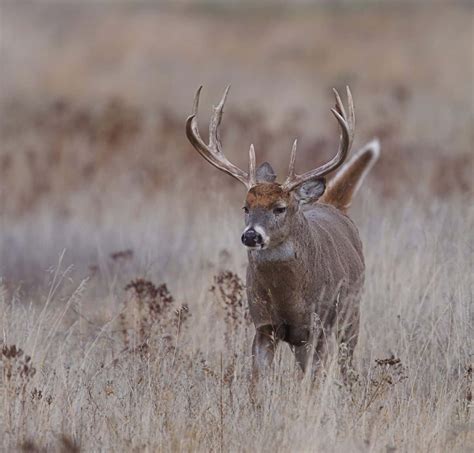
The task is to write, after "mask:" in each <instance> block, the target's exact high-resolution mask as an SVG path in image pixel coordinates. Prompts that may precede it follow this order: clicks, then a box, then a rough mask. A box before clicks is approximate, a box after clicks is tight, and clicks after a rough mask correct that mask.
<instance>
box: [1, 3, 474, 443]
mask: <svg viewBox="0 0 474 453" xmlns="http://www.w3.org/2000/svg"><path fill="white" fill-rule="evenodd" d="M294 3H295V4H294V5H293V3H291V2H289V4H290V5H293V6H288V5H287V6H286V7H284V8H283V7H279V8H271V7H270V6H268V5H267V4H265V6H262V7H259V8H255V7H251V6H249V4H246V6H245V7H244V6H239V3H237V2H231V4H230V5H224V6H223V5H217V4H215V3H214V2H199V6H193V5H190V4H189V3H188V2H179V5H178V6H173V5H170V4H166V6H163V5H161V4H160V3H155V2H143V3H142V2H129V3H128V2H121V3H114V2H99V3H95V2H91V3H88V2H86V3H82V2H81V3H80V2H76V1H69V2H3V3H1V4H0V12H1V17H0V37H1V40H0V46H1V47H0V50H1V51H0V67H1V69H0V76H1V79H0V329H1V332H2V334H1V337H0V407H1V409H2V410H1V411H0V449H1V450H2V451H15V450H23V451H265V452H267V451H281V452H286V451H298V452H299V451H316V452H328V451H330V452H333V451H334V452H346V451H351V452H352V451H356V452H358V451H360V452H366V451H373V452H379V451H385V452H395V451H404V452H405V451H406V452H415V451H416V452H418V451H420V452H425V451H426V452H428V451H429V452H445V451H456V452H468V451H472V449H473V448H474V418H473V415H472V411H473V409H474V408H473V403H472V392H473V361H474V360H473V354H474V342H473V339H474V304H473V292H474V279H473V270H474V269H473V262H474V258H473V250H474V243H473V234H472V231H473V230H474V207H473V203H472V196H473V188H474V187H473V181H474V178H473V175H474V152H473V147H472V145H473V142H474V132H473V131H474V129H473V118H474V115H473V113H474V108H473V99H472V93H473V89H474V86H473V84H474V74H473V71H474V63H473V61H474V55H473V47H472V42H474V41H473V40H474V31H473V12H474V10H473V8H472V7H470V6H469V5H468V3H464V2H450V3H449V4H448V3H447V2H413V3H405V2H390V1H387V2H380V4H379V5H378V6H374V5H373V4H371V3H370V2H359V1H357V2H354V3H353V4H348V3H347V2H340V3H339V4H338V6H331V4H328V3H326V2H323V3H324V4H323V5H319V6H308V5H307V4H306V3H305V2H301V4H300V3H299V2H294ZM303 3H304V4H303ZM228 83H231V84H232V89H231V94H230V97H229V99H228V102H227V105H228V108H227V110H226V113H225V115H224V120H223V132H224V134H223V142H224V147H225V149H226V153H227V154H228V156H229V157H230V158H231V160H232V161H235V162H236V163H237V164H239V165H242V166H243V165H246V160H245V159H246V157H247V150H248V145H249V144H250V143H254V144H255V148H256V152H257V159H258V160H259V161H263V160H267V159H268V160H270V161H271V162H272V164H273V165H274V167H275V168H276V169H277V171H278V174H279V178H280V179H282V178H283V177H284V172H285V171H286V168H287V165H288V160H289V151H290V144H291V142H292V141H293V139H294V138H296V137H297V138H298V140H299V149H300V154H299V160H298V164H297V166H298V167H299V169H303V168H310V167H311V166H315V165H317V164H318V163H321V162H322V161H324V159H327V158H328V157H329V156H331V155H332V154H333V153H334V152H335V149H336V146H337V140H338V137H337V128H336V124H334V123H335V122H334V120H333V118H332V117H331V115H330V113H329V108H330V107H331V106H332V103H333V100H332V98H331V88H332V87H333V86H335V87H337V88H340V87H343V86H344V85H346V84H349V85H350V86H351V89H352V91H353V94H354V98H355V105H356V113H357V128H356V131H357V132H356V141H355V148H357V147H358V146H360V145H362V144H364V143H365V142H366V141H368V140H370V139H371V138H372V137H374V136H378V137H379V138H380V140H381V144H382V154H381V158H380V161H379V162H378V163H377V165H376V167H374V169H373V171H372V172H371V173H370V175H369V177H368V178H367V180H366V182H365V183H364V187H363V189H362V190H361V191H360V193H359V194H358V195H357V199H356V200H355V203H354V206H353V207H352V208H351V211H350V214H351V217H352V218H353V219H354V220H355V222H356V224H357V225H358V227H359V229H360V234H361V237H362V240H363V243H364V250H365V255H366V262H367V277H366V289H365V293H364V297H363V300H362V306H361V311H362V325H361V334H360V341H359V345H358V347H357V350H356V357H355V363H354V370H353V373H352V375H351V382H350V385H348V386H345V385H343V384H342V381H341V377H340V375H339V372H338V366H337V360H338V358H336V357H333V358H332V360H330V361H329V364H328V366H327V368H326V369H324V371H323V372H322V373H321V374H320V375H319V376H318V378H317V379H316V381H315V382H313V381H311V380H310V379H309V377H305V378H303V379H302V378H301V376H299V374H298V370H297V367H296V365H295V363H294V361H293V358H292V355H291V353H290V351H289V350H288V349H287V348H286V347H282V348H281V349H280V351H279V353H278V357H277V360H276V363H275V366H274V368H273V370H272V373H271V374H270V375H269V376H268V377H267V378H266V379H264V380H263V381H262V382H261V383H260V387H261V388H260V392H259V396H258V397H255V396H254V395H253V394H252V393H251V392H250V391H249V373H250V363H251V358H250V345H251V341H252V336H253V331H254V330H253V327H252V325H251V324H250V322H249V319H248V314H247V310H246V303H247V301H246V296H245V282H244V276H245V264H246V256H245V251H244V250H243V247H242V246H241V245H240V234H241V226H242V222H243V220H242V218H241V209H240V208H241V203H242V199H243V197H244V193H243V191H242V188H241V187H238V185H237V184H235V183H234V182H233V181H232V179H231V178H228V177H227V176H225V175H223V174H221V173H219V172H217V171H216V170H215V169H213V168H211V167H210V166H209V165H207V164H206V163H205V162H204V161H203V160H202V159H201V158H200V157H199V156H198V155H197V153H196V152H195V151H194V150H193V149H192V148H191V146H190V145H189V144H188V143H187V141H186V138H185V136H184V120H185V118H186V116H187V115H188V114H189V112H190V110H191V104H192V98H193V95H194V92H195V89H196V88H197V86H198V85H200V84H203V85H204V90H203V99H202V105H201V108H200V121H201V127H203V128H204V127H205V124H206V120H207V119H208V116H207V114H208V113H209V112H210V108H211V105H212V103H213V102H216V101H217V100H218V99H219V97H220V96H221V94H222V91H223V89H224V87H225V86H226V85H227V84H228ZM339 360H341V359H340V358H339Z"/></svg>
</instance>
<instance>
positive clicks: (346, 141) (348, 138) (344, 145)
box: [283, 87, 355, 190]
mask: <svg viewBox="0 0 474 453" xmlns="http://www.w3.org/2000/svg"><path fill="white" fill-rule="evenodd" d="M333 91H334V96H335V98H336V106H335V107H334V108H332V109H331V112H332V113H333V115H334V116H335V117H336V120H337V122H338V123H339V127H340V129H341V138H340V142H339V149H338V151H337V154H336V155H335V156H334V157H333V158H332V159H331V160H330V161H329V162H327V163H326V164H324V165H322V166H320V167H318V168H316V169H314V170H311V171H308V172H306V173H304V174H302V175H297V174H296V173H295V172H294V164H295V162H294V159H295V155H296V146H295V145H293V150H292V152H291V159H290V170H289V175H288V178H287V179H286V181H285V183H284V184H283V187H284V189H286V190H292V189H294V188H295V187H297V186H299V185H300V184H302V183H303V182H305V181H307V180H309V179H312V178H315V177H322V176H325V175H327V174H328V173H329V172H331V171H333V170H335V169H336V168H338V167H339V166H340V165H342V163H343V162H344V160H345V159H346V157H347V154H348V152H349V150H350V148H351V146H352V140H353V138H354V128H355V112H354V102H353V99H352V94H351V91H350V89H349V87H346V91H347V102H348V111H349V115H348V114H347V113H346V110H345V108H344V105H343V103H342V100H341V97H340V96H339V93H338V92H337V90H335V89H334V90H333Z"/></svg>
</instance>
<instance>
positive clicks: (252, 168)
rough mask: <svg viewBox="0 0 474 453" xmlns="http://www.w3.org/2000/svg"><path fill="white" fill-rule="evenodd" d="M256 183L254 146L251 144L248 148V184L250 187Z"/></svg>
mask: <svg viewBox="0 0 474 453" xmlns="http://www.w3.org/2000/svg"><path fill="white" fill-rule="evenodd" d="M255 184H257V163H256V158H255V148H254V147H253V144H252V145H250V149H249V185H250V187H252V186H254V185H255Z"/></svg>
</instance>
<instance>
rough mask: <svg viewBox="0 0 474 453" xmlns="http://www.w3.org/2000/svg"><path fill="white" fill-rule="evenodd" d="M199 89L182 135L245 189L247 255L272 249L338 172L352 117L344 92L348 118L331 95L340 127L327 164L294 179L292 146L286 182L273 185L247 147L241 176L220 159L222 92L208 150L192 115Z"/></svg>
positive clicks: (269, 172)
mask: <svg viewBox="0 0 474 453" xmlns="http://www.w3.org/2000/svg"><path fill="white" fill-rule="evenodd" d="M201 89H202V87H199V89H198V90H197V93H196V96H195V98H194V107H193V113H192V115H191V116H190V117H189V118H188V119H187V121H186V135H187V137H188V139H189V141H190V142H191V144H192V145H193V146H194V148H195V149H196V150H197V151H198V152H199V154H201V156H202V157H204V159H206V160H207V161H208V162H209V163H210V164H212V165H213V166H215V167H217V168H218V169H219V170H222V171H224V172H226V173H228V174H229V175H231V176H233V177H234V178H236V179H237V180H239V181H240V182H241V183H242V184H244V185H245V187H246V188H247V196H246V200H245V206H244V208H243V209H244V211H245V229H244V232H243V234H242V243H243V244H244V245H245V246H246V247H247V248H249V249H266V248H270V247H274V246H277V245H279V244H281V243H282V242H284V241H285V239H286V238H287V237H288V236H289V235H291V234H292V230H293V227H294V223H295V219H297V218H298V215H297V213H298V212H300V210H301V207H302V206H303V205H304V204H306V203H312V202H315V201H317V200H318V199H319V198H320V197H321V195H323V193H324V191H325V189H326V178H325V176H326V175H327V174H328V173H330V172H332V171H334V170H335V169H337V168H338V167H340V166H341V165H342V164H343V162H344V160H345V159H346V157H347V154H348V152H349V150H350V148H351V145H352V141H353V138H354V127H355V114H354V105H353V101H352V95H351V92H350V90H349V87H347V100H348V113H346V110H345V108H344V105H343V103H342V100H341V98H340V96H339V94H338V92H337V91H336V90H334V95H335V98H336V105H335V107H334V108H333V109H331V112H332V113H333V115H334V116H335V117H336V120H337V121H338V123H339V127H340V131H341V137H340V143H339V149H338V151H337V153H336V155H335V156H334V157H333V158H332V159H331V160H330V161H329V162H327V163H326V164H324V165H322V166H320V167H318V168H315V169H313V170H311V171H308V172H306V173H303V174H301V175H298V174H296V173H295V161H296V148H297V141H296V140H295V141H294V143H293V148H292V151H291V157H290V166H289V171H288V177H287V178H286V180H285V182H283V183H282V184H279V183H277V182H275V180H276V175H275V172H274V171H273V169H272V167H271V165H270V164H269V163H268V162H264V163H263V164H261V165H260V166H259V167H257V166H256V159H255V150H254V147H253V145H250V150H249V169H248V172H247V171H244V170H242V169H240V168H238V167H236V166H235V165H234V164H232V163H231V162H230V161H229V160H228V159H227V158H226V157H225V155H224V154H223V152H222V146H221V142H220V138H219V125H220V123H221V120H222V114H223V109H224V104H225V101H226V98H227V94H228V92H229V87H227V88H226V90H225V92H224V95H223V96H222V99H221V101H220V102H219V104H218V105H217V107H214V112H213V115H212V117H211V121H210V125H209V144H206V143H205V142H204V140H203V139H202V138H201V136H200V134H199V128H198V124H197V112H198V107H199V96H200V93H201Z"/></svg>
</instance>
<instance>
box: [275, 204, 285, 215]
mask: <svg viewBox="0 0 474 453" xmlns="http://www.w3.org/2000/svg"><path fill="white" fill-rule="evenodd" d="M284 212H286V206H277V207H276V208H273V213H274V214H283V213H284Z"/></svg>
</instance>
